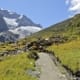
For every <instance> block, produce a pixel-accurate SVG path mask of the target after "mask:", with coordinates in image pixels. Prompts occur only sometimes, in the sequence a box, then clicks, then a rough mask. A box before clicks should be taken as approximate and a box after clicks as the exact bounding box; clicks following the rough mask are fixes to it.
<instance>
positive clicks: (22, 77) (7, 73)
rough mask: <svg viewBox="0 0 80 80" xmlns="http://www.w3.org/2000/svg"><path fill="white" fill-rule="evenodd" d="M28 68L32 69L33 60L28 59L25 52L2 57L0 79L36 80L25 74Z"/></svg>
mask: <svg viewBox="0 0 80 80" xmlns="http://www.w3.org/2000/svg"><path fill="white" fill-rule="evenodd" d="M0 58H1V57H0ZM28 69H34V60H30V59H28V57H27V54H26V53H21V54H17V55H16V56H7V57H3V61H0V80H36V78H33V77H31V76H30V75H28V74H27V70H28Z"/></svg>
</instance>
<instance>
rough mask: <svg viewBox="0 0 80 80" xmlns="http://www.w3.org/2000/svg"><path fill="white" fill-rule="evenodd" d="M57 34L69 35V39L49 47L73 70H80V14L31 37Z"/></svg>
mask: <svg viewBox="0 0 80 80" xmlns="http://www.w3.org/2000/svg"><path fill="white" fill-rule="evenodd" d="M57 35H60V36H67V37H68V40H69V41H68V42H65V43H62V44H58V45H54V44H53V45H52V46H49V47H48V48H47V49H48V50H50V51H54V52H55V55H56V56H57V57H58V58H59V59H60V60H61V63H62V64H63V65H66V66H67V67H68V68H70V69H71V70H73V72H76V71H78V70H80V14H77V15H75V16H74V17H72V18H70V19H67V20H65V21H63V22H60V23H58V24H55V25H52V26H50V27H49V28H47V29H44V30H42V31H40V32H38V33H35V34H34V35H32V36H30V37H29V39H31V40H36V39H37V38H39V37H40V38H49V37H54V36H57Z"/></svg>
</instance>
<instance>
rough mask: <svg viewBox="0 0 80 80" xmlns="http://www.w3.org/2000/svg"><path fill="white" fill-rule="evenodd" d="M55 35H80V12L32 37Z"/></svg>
mask: <svg viewBox="0 0 80 80" xmlns="http://www.w3.org/2000/svg"><path fill="white" fill-rule="evenodd" d="M54 35H64V36H69V37H73V36H74V37H75V36H76V37H77V36H80V14H77V15H75V16H74V17H72V18H70V19H67V20H65V21H62V22H60V23H58V24H55V25H51V26H50V27H49V28H47V29H44V30H42V31H40V32H38V33H35V34H33V35H32V36H31V37H32V38H38V37H43V38H47V37H51V36H54Z"/></svg>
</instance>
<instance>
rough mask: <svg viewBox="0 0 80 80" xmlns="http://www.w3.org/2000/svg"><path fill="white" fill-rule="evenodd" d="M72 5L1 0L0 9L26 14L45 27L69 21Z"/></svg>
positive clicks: (61, 1) (57, 1)
mask: <svg viewBox="0 0 80 80" xmlns="http://www.w3.org/2000/svg"><path fill="white" fill-rule="evenodd" d="M71 1H73V0H71ZM75 1H76V0H75ZM77 1H78V0H77ZM66 4H67V5H66ZM70 4H72V3H71V2H70V1H69V0H0V8H4V9H8V10H11V11H14V12H17V13H19V14H25V15H26V16H27V17H29V18H30V19H32V20H33V21H34V22H35V23H40V24H41V25H42V26H44V27H48V26H50V25H52V24H55V23H57V22H60V21H63V20H65V19H67V18H68V17H69V15H71V12H70V11H69V10H68V8H69V6H70ZM70 8H71V7H70Z"/></svg>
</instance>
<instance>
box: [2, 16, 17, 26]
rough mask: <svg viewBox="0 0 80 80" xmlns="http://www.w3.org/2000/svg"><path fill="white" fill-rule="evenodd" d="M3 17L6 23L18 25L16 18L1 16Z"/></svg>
mask: <svg viewBox="0 0 80 80" xmlns="http://www.w3.org/2000/svg"><path fill="white" fill-rule="evenodd" d="M3 19H4V20H5V22H6V23H7V24H8V25H12V26H18V23H17V22H16V19H10V18H7V17H3Z"/></svg>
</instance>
